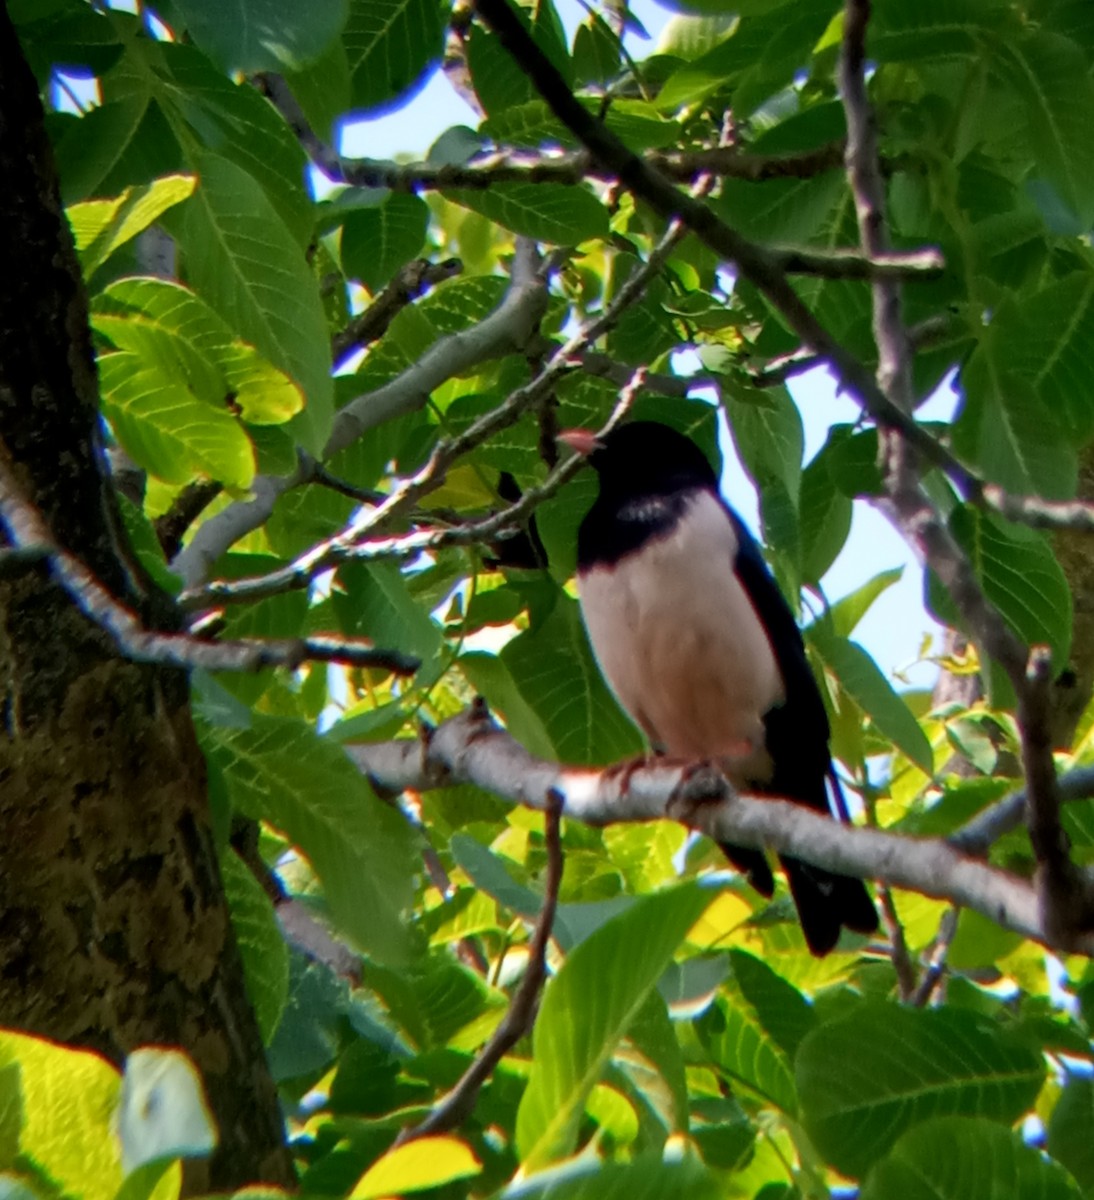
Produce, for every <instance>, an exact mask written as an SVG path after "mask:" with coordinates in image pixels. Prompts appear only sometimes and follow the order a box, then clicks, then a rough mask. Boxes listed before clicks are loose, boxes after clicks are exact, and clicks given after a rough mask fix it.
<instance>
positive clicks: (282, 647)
mask: <svg viewBox="0 0 1094 1200" xmlns="http://www.w3.org/2000/svg"><path fill="white" fill-rule="evenodd" d="M0 520H2V521H3V523H4V526H5V528H6V530H7V533H8V537H9V540H10V541H11V544H12V547H13V548H14V551H15V552H20V551H21V552H22V553H23V554H25V555H34V556H39V557H40V559H41V560H42V561H44V562H45V564H46V566H47V567H48V569H49V572H50V574H51V575H52V577H53V579H54V581H55V582H56V583H57V584H59V585H60V586H61V587H62V588H64V590H65V591H66V592H67V593H68V595H69V597H70V598H71V600H72V601H73V603H74V604H75V605H76V606H77V608H79V609H80V611H81V612H82V613H83V614H84V615H85V616H86V617H88V618H89V619H90V620H91V621H93V622H94V623H95V624H96V625H98V626H99V628H100V629H102V630H103V631H104V632H106V633H107V634H109V635H110V636H111V637H112V638H113V639H114V641H115V643H116V644H117V646H118V649H119V650H120V651H121V653H122V654H124V655H125V657H126V658H129V659H131V660H132V661H133V662H146V663H161V664H163V665H165V666H174V667H183V668H185V669H187V670H190V669H194V668H198V667H200V668H203V669H204V670H207V671H258V670H261V669H262V668H263V667H289V668H295V667H298V666H300V665H301V663H304V662H308V661H316V662H340V663H346V664H348V665H350V666H357V667H377V668H382V669H383V670H387V671H392V672H394V673H395V674H397V675H412V674H413V673H414V672H415V671H416V670H417V669H418V667H419V666H420V665H421V664H420V662H419V660H418V659H416V658H412V657H410V656H409V655H406V654H401V653H399V652H398V651H396V650H382V649H378V648H377V647H375V646H373V645H372V644H371V643H370V642H367V641H365V640H364V639H362V638H334V637H326V636H323V635H318V636H315V637H307V638H293V639H283V640H276V641H274V640H271V641H264V640H263V639H261V638H240V639H237V640H234V641H227V640H226V641H221V642H214V641H208V640H206V639H204V638H199V637H195V636H193V635H191V634H185V633H170V632H162V631H159V630H151V629H147V628H146V627H145V626H144V625H143V624H142V623H141V621H140V620H139V618H138V617H137V616H136V614H135V613H134V612H133V611H132V610H131V609H129V608H127V607H126V606H125V605H124V604H122V603H121V601H119V600H117V599H116V598H115V597H114V596H112V595H111V594H110V592H108V591H107V589H106V588H105V587H104V586H103V585H102V584H101V583H100V582H99V580H98V579H96V578H95V576H94V575H93V574H92V573H91V572H90V571H89V570H88V568H87V567H85V566H84V564H83V563H82V562H81V561H80V560H79V559H78V558H76V557H75V556H74V555H72V554H70V553H69V552H68V551H67V550H64V549H62V548H61V547H60V546H58V545H57V543H56V542H55V541H54V539H53V537H52V535H51V533H50V531H49V530H48V529H47V528H46V524H45V521H44V520H43V518H42V516H41V514H40V513H38V512H37V510H36V509H35V508H34V507H33V505H32V504H31V503H30V502H29V501H28V500H27V499H26V498H25V497H24V496H23V495H22V492H21V491H20V490H19V487H18V484H17V482H16V478H15V471H14V468H13V467H12V464H11V462H10V459H9V458H8V456H7V452H6V450H4V449H2V448H0ZM10 552H11V551H9V553H10Z"/></svg>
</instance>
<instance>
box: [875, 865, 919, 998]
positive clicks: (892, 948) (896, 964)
mask: <svg viewBox="0 0 1094 1200" xmlns="http://www.w3.org/2000/svg"><path fill="white" fill-rule="evenodd" d="M877 897H878V900H879V901H880V902H881V916H882V919H883V920H884V922H885V929H886V932H887V933H888V934H889V957H890V958H891V959H892V963H893V970H894V971H895V972H896V983H897V990H898V992H899V993H900V999H901V1000H902V1001H903V1002H904V1003H907V1002H908V1001H909V1000H910V999H911V998H912V996H913V995H915V990H916V986H917V983H918V980H917V978H916V969H915V963H914V962H912V956H911V954H910V953H909V952H908V942H907V939H906V938H905V937H904V926H903V924H901V920H900V915H899V913H898V912H897V910H896V904H895V903H894V902H893V892H892V889H891V888H889V887H887V886H882V887H879V888H878V889H877Z"/></svg>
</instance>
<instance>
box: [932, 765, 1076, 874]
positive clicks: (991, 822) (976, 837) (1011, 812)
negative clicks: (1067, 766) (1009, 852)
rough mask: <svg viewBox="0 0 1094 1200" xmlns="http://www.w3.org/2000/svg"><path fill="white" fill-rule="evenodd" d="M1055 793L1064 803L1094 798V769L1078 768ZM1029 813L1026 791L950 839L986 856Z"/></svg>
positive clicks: (988, 810) (966, 850) (1014, 794)
mask: <svg viewBox="0 0 1094 1200" xmlns="http://www.w3.org/2000/svg"><path fill="white" fill-rule="evenodd" d="M1056 790H1057V792H1058V793H1059V796H1060V799H1061V800H1062V801H1064V802H1065V803H1066V802H1068V801H1071V800H1090V799H1092V798H1094V767H1077V768H1076V769H1075V770H1074V771H1068V772H1066V773H1065V774H1063V775H1061V776H1060V777H1059V778H1058V779H1057V781H1056ZM1025 812H1026V790H1025V788H1022V789H1020V790H1019V791H1016V792H1011V794H1010V795H1009V796H1004V797H1003V799H1002V800H999V801H997V802H996V803H995V804H992V805H990V806H989V807H988V808H986V809H984V811H983V812H980V813H977V814H976V816H975V817H973V818H971V819H970V820H969V821H967V822H966V823H965V824H964V825H963V826H962V827H961V828H960V829H958V830H957V831H956V832H955V833H952V834H951V835H950V837H949V839H948V841H949V843H950V845H951V846H953V847H954V849H955V850H961V851H963V852H964V853H965V854H973V855H976V856H980V855H984V854H987V852H988V850H989V848H990V847H991V846H992V844H993V843H995V842H997V841H998V840H999V839H1000V838H1001V837H1004V836H1005V835H1006V834H1008V833H1010V832H1011V831H1012V830H1014V829H1017V828H1018V826H1019V825H1021V824H1022V818H1023V817H1024V816H1025Z"/></svg>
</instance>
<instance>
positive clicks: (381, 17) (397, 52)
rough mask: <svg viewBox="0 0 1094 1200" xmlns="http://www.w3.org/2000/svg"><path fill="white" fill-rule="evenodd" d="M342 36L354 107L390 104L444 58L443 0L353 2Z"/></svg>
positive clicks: (398, 100) (404, 96) (399, 100)
mask: <svg viewBox="0 0 1094 1200" xmlns="http://www.w3.org/2000/svg"><path fill="white" fill-rule="evenodd" d="M343 40H344V42H345V47H346V57H347V59H348V60H349V70H350V80H351V83H352V88H353V105H354V107H355V108H359V109H364V110H366V111H369V110H373V109H384V108H389V107H392V106H393V105H394V104H395V103H403V102H405V101H406V100H408V99H409V98H410V93H411V89H413V88H414V86H415V85H416V84H418V83H420V82H421V81H422V80H423V77H424V76H425V74H426V72H427V71H429V69H430V68H431V67H432V66H433V65H434V64H435V63H437V62H439V61H440V57H441V53H442V52H443V50H444V10H443V9H442V7H441V5H440V3H439V2H438V0H350V15H349V20H348V21H347V23H346V31H345V34H344V38H343Z"/></svg>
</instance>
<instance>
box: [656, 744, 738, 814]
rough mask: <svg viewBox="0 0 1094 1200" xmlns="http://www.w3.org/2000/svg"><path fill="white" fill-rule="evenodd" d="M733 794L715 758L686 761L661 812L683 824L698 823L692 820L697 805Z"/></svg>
mask: <svg viewBox="0 0 1094 1200" xmlns="http://www.w3.org/2000/svg"><path fill="white" fill-rule="evenodd" d="M733 794H734V792H733V787H732V785H731V784H730V782H729V780H728V779H726V777H725V774H724V773H723V771H722V769H721V767H720V765H719V764H718V763H717V762H713V761H709V760H704V761H700V762H693V763H689V764H688V766H687V767H686V768H685V769H684V771H683V773H682V775H681V776H680V782H679V783H678V784H677V785H676V790H675V791H674V792H673V794H672V795H671V796H670V797H669V802H668V804H667V805H666V806H665V812H666V813H667V815H668V816H670V817H672V818H674V819H675V820H677V821H682V822H683V823H684V824H685V825H691V826H694V825H696V824H697V823H701V822H696V820H695V815H696V813H697V812H698V810H699V809H700V808H703V807H705V806H707V805H709V804H717V803H719V802H720V801H722V800H726V799H728V798H729V797H731V796H732V795H733Z"/></svg>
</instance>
